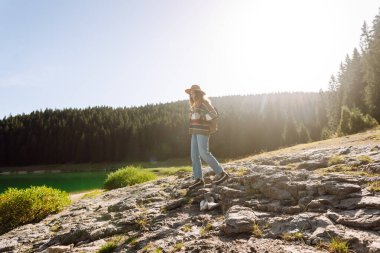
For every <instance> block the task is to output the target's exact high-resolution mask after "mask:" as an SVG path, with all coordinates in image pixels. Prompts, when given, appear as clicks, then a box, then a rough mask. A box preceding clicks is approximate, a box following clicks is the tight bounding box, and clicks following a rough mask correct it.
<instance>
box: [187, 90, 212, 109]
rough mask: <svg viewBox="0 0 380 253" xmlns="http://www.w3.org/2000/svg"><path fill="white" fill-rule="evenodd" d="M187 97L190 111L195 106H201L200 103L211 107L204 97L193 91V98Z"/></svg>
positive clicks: (207, 99)
mask: <svg viewBox="0 0 380 253" xmlns="http://www.w3.org/2000/svg"><path fill="white" fill-rule="evenodd" d="M189 97H190V101H189V105H190V109H193V108H194V107H195V106H198V105H200V104H202V102H206V103H208V104H210V105H211V101H210V99H209V98H208V97H206V96H205V95H204V94H203V93H202V92H199V91H195V96H194V98H193V97H191V95H189Z"/></svg>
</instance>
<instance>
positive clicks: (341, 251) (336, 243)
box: [328, 238, 348, 253]
mask: <svg viewBox="0 0 380 253" xmlns="http://www.w3.org/2000/svg"><path fill="white" fill-rule="evenodd" d="M328 248H329V251H330V252H332V253H348V242H346V241H344V240H341V239H339V238H332V239H331V241H330V243H329V245H328Z"/></svg>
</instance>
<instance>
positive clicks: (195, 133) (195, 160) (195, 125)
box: [185, 85, 228, 189]
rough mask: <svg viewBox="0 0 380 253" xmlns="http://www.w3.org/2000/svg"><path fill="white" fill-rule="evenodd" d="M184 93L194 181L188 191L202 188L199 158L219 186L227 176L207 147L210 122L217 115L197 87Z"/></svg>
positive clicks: (194, 86) (192, 87)
mask: <svg viewBox="0 0 380 253" xmlns="http://www.w3.org/2000/svg"><path fill="white" fill-rule="evenodd" d="M185 92H186V93H187V94H189V95H190V128H189V133H190V134H191V161H192V165H193V177H194V179H195V182H194V183H193V184H192V185H191V186H190V189H193V188H195V187H197V186H200V185H203V186H204V180H203V175H202V163H201V158H202V159H203V160H204V161H205V162H206V163H207V164H208V165H209V166H210V167H211V168H212V169H213V170H214V172H215V173H216V174H217V176H216V177H215V179H214V181H215V184H219V183H221V182H223V181H224V180H226V179H227V178H228V174H227V173H226V172H225V171H224V169H223V168H222V166H220V164H219V162H218V161H217V160H216V159H215V157H214V156H213V155H212V154H211V153H210V151H209V145H208V144H209V138H210V134H211V129H210V126H211V124H212V123H211V122H212V120H214V119H215V118H217V117H218V113H217V112H216V111H215V109H214V107H213V106H212V105H211V103H210V101H209V100H208V99H207V98H205V97H204V96H205V95H206V93H205V92H204V91H202V90H201V88H200V87H199V85H192V86H191V88H190V89H186V90H185Z"/></svg>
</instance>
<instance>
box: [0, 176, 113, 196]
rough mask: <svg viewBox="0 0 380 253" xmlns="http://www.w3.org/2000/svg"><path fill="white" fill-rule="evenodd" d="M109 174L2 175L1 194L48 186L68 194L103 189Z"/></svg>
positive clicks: (0, 178) (0, 182)
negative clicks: (6, 191)
mask: <svg viewBox="0 0 380 253" xmlns="http://www.w3.org/2000/svg"><path fill="white" fill-rule="evenodd" d="M108 173H109V172H105V171H91V172H59V173H27V174H9V175H0V193H2V192H4V191H5V190H6V189H7V188H8V187H15V188H28V187H30V186H41V185H46V186H49V187H53V188H56V189H60V190H64V191H66V192H79V191H86V190H91V189H97V188H102V186H103V183H104V180H105V179H106V177H107V174H108Z"/></svg>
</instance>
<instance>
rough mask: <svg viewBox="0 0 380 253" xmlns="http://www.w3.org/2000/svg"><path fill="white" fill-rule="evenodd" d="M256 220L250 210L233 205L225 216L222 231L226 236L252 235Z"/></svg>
mask: <svg viewBox="0 0 380 253" xmlns="http://www.w3.org/2000/svg"><path fill="white" fill-rule="evenodd" d="M256 220H257V217H256V215H255V213H254V212H253V211H252V209H251V208H249V207H243V206H238V205H235V206H232V207H231V208H230V209H229V210H228V212H227V214H226V218H225V224H224V226H223V231H224V232H225V233H226V234H239V233H252V229H253V225H254V224H255V222H256Z"/></svg>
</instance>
